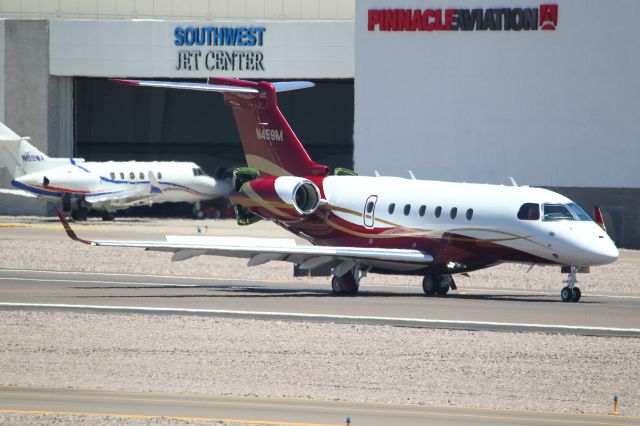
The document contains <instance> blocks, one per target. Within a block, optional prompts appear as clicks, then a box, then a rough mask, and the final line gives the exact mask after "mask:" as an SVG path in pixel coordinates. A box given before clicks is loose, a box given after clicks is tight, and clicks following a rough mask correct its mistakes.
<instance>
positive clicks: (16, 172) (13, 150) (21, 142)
mask: <svg viewBox="0 0 640 426" xmlns="http://www.w3.org/2000/svg"><path fill="white" fill-rule="evenodd" d="M28 140H29V138H23V137H20V136H18V135H17V134H16V133H15V132H14V131H13V130H11V129H10V128H8V127H7V126H5V125H4V124H3V123H0V167H6V168H7V169H8V170H9V174H11V177H12V178H14V179H15V178H17V177H20V176H23V175H26V174H29V173H34V172H39V171H41V170H45V169H47V168H48V167H50V164H49V163H50V161H49V160H51V159H50V158H49V157H48V156H47V155H46V154H44V153H43V152H42V151H40V150H39V149H38V148H36V147H35V146H33V145H31V144H30V143H29V142H28Z"/></svg>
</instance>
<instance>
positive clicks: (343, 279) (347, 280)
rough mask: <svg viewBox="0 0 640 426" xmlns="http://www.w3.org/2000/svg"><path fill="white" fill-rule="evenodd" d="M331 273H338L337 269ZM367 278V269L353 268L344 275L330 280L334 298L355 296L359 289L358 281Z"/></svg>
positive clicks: (335, 276) (334, 276)
mask: <svg viewBox="0 0 640 426" xmlns="http://www.w3.org/2000/svg"><path fill="white" fill-rule="evenodd" d="M332 272H333V273H336V272H338V273H339V267H338V268H335V269H334V270H333V271H332ZM366 276H367V268H362V267H358V266H355V267H353V268H351V270H349V271H348V272H347V273H346V274H343V275H340V276H338V275H337V274H336V275H333V277H332V278H331V290H332V291H333V294H334V295H335V296H355V295H356V294H358V288H360V280H361V279H362V278H364V277H366Z"/></svg>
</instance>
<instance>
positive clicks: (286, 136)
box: [113, 78, 329, 176]
mask: <svg viewBox="0 0 640 426" xmlns="http://www.w3.org/2000/svg"><path fill="white" fill-rule="evenodd" d="M113 81H115V82H117V83H121V84H129V85H136V86H148V87H160V88H165V89H182V90H198V91H208V92H209V91H210V92H220V93H222V94H223V95H224V99H225V103H226V104H227V105H229V106H230V107H231V109H232V110H233V115H234V117H235V120H236V125H237V127H238V133H239V134H240V142H241V143H242V147H243V149H244V154H245V157H246V160H247V165H248V166H249V167H251V168H254V169H256V170H258V171H259V172H260V174H261V175H267V176H288V175H293V176H319V175H320V176H325V175H327V174H329V167H327V166H324V165H321V164H318V163H315V162H314V161H313V160H312V159H311V158H310V157H309V155H308V154H307V151H306V150H305V149H304V147H303V146H302V144H301V143H300V140H299V139H298V137H297V136H296V135H295V133H294V132H293V130H292V129H291V126H290V125H289V123H288V122H287V120H286V119H285V118H284V116H283V115H282V112H281V111H280V109H279V108H278V101H277V92H284V91H289V90H297V89H304V88H308V87H313V86H314V84H313V83H311V82H308V81H286V82H276V83H268V82H264V81H262V82H259V83H257V82H253V81H245V80H237V79H232V78H209V80H208V81H207V83H182V82H169V81H144V80H113Z"/></svg>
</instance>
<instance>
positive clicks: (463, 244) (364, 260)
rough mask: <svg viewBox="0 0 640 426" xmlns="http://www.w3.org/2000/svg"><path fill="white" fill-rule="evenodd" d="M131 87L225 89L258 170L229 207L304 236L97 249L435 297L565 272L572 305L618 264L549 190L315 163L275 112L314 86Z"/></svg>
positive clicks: (609, 245) (342, 290) (571, 207)
mask: <svg viewBox="0 0 640 426" xmlns="http://www.w3.org/2000/svg"><path fill="white" fill-rule="evenodd" d="M118 82H120V83H123V84H131V85H136V86H150V87H161V88H167V89H186V90H204V91H214V92H221V93H223V94H224V100H225V102H226V104H227V105H229V106H230V107H231V109H232V110H233V114H234V116H235V120H236V124H237V127H238V132H239V134H240V140H241V143H242V146H243V149H244V152H245V156H246V160H247V164H248V167H246V168H241V169H236V170H235V171H234V182H233V184H232V186H233V191H232V193H231V197H230V198H231V200H232V202H233V204H234V205H235V209H236V215H237V219H238V222H239V223H240V224H245V225H246V224H250V223H253V222H254V221H256V220H259V219H261V218H262V219H268V220H271V221H273V222H275V223H276V224H278V225H280V226H282V227H283V228H285V229H287V230H288V231H291V232H293V233H294V234H296V235H298V236H300V237H302V238H304V239H306V240H308V241H309V242H311V243H312V244H313V245H297V244H296V243H295V240H293V239H291V240H279V239H277V240H273V239H268V240H265V239H259V238H233V237H231V238H228V237H227V238H215V237H186V236H182V237H178V236H167V241H166V242H153V241H149V242H144V241H88V240H82V239H79V238H78V237H77V236H76V235H75V234H74V233H73V231H72V230H71V228H70V227H69V225H68V224H67V223H64V217H61V218H60V219H61V220H62V221H63V223H64V225H65V228H66V230H67V233H68V234H69V236H70V237H71V238H73V239H76V240H78V241H81V242H84V243H85V244H91V245H95V246H120V247H140V248H145V249H147V250H154V251H166V252H173V253H174V254H173V258H172V260H176V261H177V260H184V259H188V258H190V257H193V256H199V255H205V254H208V255H218V256H232V257H244V258H248V259H249V261H248V265H249V266H253V265H260V264H263V263H266V262H269V261H272V260H280V261H288V262H293V263H295V264H297V265H298V267H299V268H301V269H305V270H313V269H316V268H320V267H325V268H330V270H331V274H332V275H333V278H332V282H331V284H332V289H333V292H334V293H335V294H355V293H357V291H358V286H359V282H360V279H361V278H362V277H363V276H365V274H366V273H368V272H372V273H381V274H407V275H419V276H423V277H424V279H423V289H424V292H425V293H426V294H427V295H433V294H445V293H447V292H448V290H449V289H450V288H453V289H455V288H456V287H455V282H454V279H453V277H452V275H454V274H457V273H466V272H470V271H474V270H478V269H481V268H486V267H488V266H492V265H496V264H499V263H503V262H521V263H527V264H543V265H562V266H563V270H564V271H566V272H567V273H569V278H568V280H567V285H566V286H565V287H564V288H563V289H562V292H561V297H562V300H563V301H577V300H579V299H580V294H581V293H580V290H579V289H578V287H576V286H575V283H576V273H577V272H579V271H582V270H586V269H588V267H589V266H593V265H603V264H606V263H610V262H613V261H615V260H616V258H617V257H618V250H617V248H616V246H615V245H614V243H613V242H612V241H611V239H610V238H609V236H608V235H607V234H606V232H605V230H604V226H603V225H604V224H603V223H602V217H601V215H600V213H599V209H597V208H596V215H597V217H598V219H599V220H598V222H599V224H600V225H601V226H598V224H596V223H595V222H594V221H592V220H591V219H590V218H589V216H588V215H587V214H586V213H585V212H584V211H583V210H582V209H581V208H580V207H579V206H578V205H577V204H575V203H573V202H572V201H571V200H569V199H568V198H566V197H564V196H562V195H560V194H557V193H555V192H552V191H548V190H545V189H539V188H530V187H523V186H521V187H517V186H502V185H479V184H469V183H452V182H438V181H421V180H417V179H402V178H397V177H364V176H356V175H355V174H354V173H353V172H351V173H349V172H348V171H345V170H344V169H337V172H335V173H334V175H330V173H329V168H328V167H326V166H323V165H320V164H317V163H315V162H314V161H312V160H311V158H309V156H308V155H307V153H306V151H305V150H304V148H303V147H302V145H301V144H300V141H299V140H298V138H297V137H296V135H295V134H294V133H293V131H292V129H291V127H290V126H289V124H288V123H287V121H286V120H285V118H284V116H283V115H282V113H281V112H280V110H279V108H278V105H277V92H280V91H285V90H293V89H299V88H305V87H310V86H312V85H313V84H312V83H308V82H281V83H267V82H259V83H257V82H249V81H243V80H235V79H224V78H211V79H209V81H208V82H207V83H179V82H158V81H134V80H119V81H118Z"/></svg>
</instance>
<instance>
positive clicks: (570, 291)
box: [560, 266, 582, 302]
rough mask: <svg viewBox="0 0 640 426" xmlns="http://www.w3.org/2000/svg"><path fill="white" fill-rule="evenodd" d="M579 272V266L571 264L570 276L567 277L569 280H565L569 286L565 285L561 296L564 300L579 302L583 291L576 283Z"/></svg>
mask: <svg viewBox="0 0 640 426" xmlns="http://www.w3.org/2000/svg"><path fill="white" fill-rule="evenodd" d="M577 274H578V267H577V266H571V269H570V271H569V278H567V280H566V281H565V283H566V284H567V286H566V287H564V288H563V289H562V291H561V292H560V298H561V299H562V301H563V302H577V301H578V300H580V297H581V296H582V292H581V291H580V289H579V288H578V287H576V283H577V282H578V278H577Z"/></svg>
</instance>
